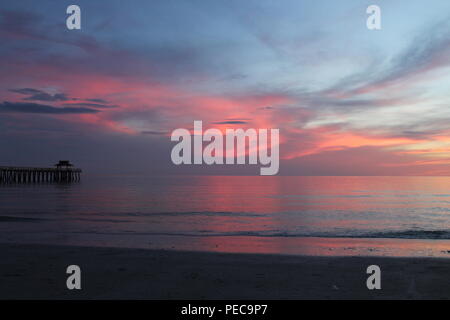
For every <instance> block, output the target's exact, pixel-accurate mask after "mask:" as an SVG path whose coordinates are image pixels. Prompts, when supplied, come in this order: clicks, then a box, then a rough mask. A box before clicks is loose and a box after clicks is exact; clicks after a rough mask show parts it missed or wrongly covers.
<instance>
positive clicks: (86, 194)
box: [0, 175, 450, 257]
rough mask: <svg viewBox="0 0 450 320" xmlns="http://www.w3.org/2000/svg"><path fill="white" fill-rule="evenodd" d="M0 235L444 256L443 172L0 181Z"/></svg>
mask: <svg viewBox="0 0 450 320" xmlns="http://www.w3.org/2000/svg"><path fill="white" fill-rule="evenodd" d="M0 241H1V242H9V243H11V242H14V243H51V244H60V245H88V246H113V247H114V246H115V247H136V248H162V249H178V250H207V251H222V252H254V253H282V254H313V255H391V256H444V257H450V178H447V177H280V176H275V177H261V176H254V177H218V176H213V177H211V176H195V177H191V176H181V177H180V176H177V177H175V176H173V177H135V176H102V177H101V176H89V175H84V176H83V178H82V181H81V182H79V183H73V184H28V185H0Z"/></svg>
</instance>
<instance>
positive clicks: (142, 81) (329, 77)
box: [0, 0, 450, 175]
mask: <svg viewBox="0 0 450 320" xmlns="http://www.w3.org/2000/svg"><path fill="white" fill-rule="evenodd" d="M71 4H77V5H79V6H80V8H81V30H68V29H67V28H66V18H67V16H68V15H67V14H66V8H67V7H68V6H69V5H71ZM372 4H376V5H378V6H379V7H380V8H381V26H382V29H381V30H368V29H367V27H366V19H367V17H368V15H367V14H366V8H367V7H368V6H369V5H372ZM0 40H1V46H0V74H1V77H0V165H33V166H35V165H36V166H48V165H52V164H54V163H55V162H56V161H57V160H60V159H69V160H71V161H72V162H74V163H75V164H76V165H77V166H79V167H82V168H83V169H85V171H88V172H100V173H130V174H143V175H145V174H238V175H242V174H250V175H251V174H258V172H259V167H260V166H259V165H256V166H208V167H206V166H199V165H197V166H194V165H192V166H175V165H173V164H172V162H171V160H170V151H171V149H172V147H173V145H174V143H173V142H171V141H170V133H171V132H172V131H173V130H175V129H177V128H187V129H191V128H192V127H193V121H194V120H202V121H203V126H204V128H205V129H206V128H219V129H221V130H225V129H226V128H234V129H236V128H244V129H246V128H279V129H280V158H281V159H280V174H281V175H450V166H449V163H450V90H449V88H450V2H449V1H448V0H431V1H421V0H409V1H404V0H402V1H399V0H389V1H382V0H370V1H365V0H363V1H361V0H346V1H325V0H315V1H312V0H301V1H300V0H293V1H290V0H283V1H278V0H277V1H274V0H273V1H266V0H246V1H242V0H240V1H235V0H226V1H225V0H211V1H207V0H189V1H181V0H178V1H174V0H164V1H162V0H154V1H143V0H142V1H141V0H132V1H127V2H125V1H111V0H109V1H100V0H96V1H92V0H89V1H75V2H74V1H50V0H40V1H32V0H21V1H6V0H5V1H2V2H1V4H0Z"/></svg>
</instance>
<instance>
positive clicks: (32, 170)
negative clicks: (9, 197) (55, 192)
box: [0, 160, 82, 183]
mask: <svg viewBox="0 0 450 320" xmlns="http://www.w3.org/2000/svg"><path fill="white" fill-rule="evenodd" d="M81 172H82V171H81V169H79V168H75V167H74V166H73V165H72V164H71V163H70V162H69V161H67V160H61V161H59V162H58V163H57V164H55V166H54V168H38V167H1V166H0V183H39V182H76V181H80V179H81Z"/></svg>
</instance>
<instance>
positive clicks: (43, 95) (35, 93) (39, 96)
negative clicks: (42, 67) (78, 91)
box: [10, 88, 70, 101]
mask: <svg viewBox="0 0 450 320" xmlns="http://www.w3.org/2000/svg"><path fill="white" fill-rule="evenodd" d="M10 91H11V92H15V93H19V94H22V95H27V96H28V97H26V98H24V99H23V100H27V101H67V100H70V99H69V98H68V97H67V95H66V94H65V93H56V94H53V95H52V94H49V93H47V92H45V91H41V90H37V89H32V88H20V89H11V90H10Z"/></svg>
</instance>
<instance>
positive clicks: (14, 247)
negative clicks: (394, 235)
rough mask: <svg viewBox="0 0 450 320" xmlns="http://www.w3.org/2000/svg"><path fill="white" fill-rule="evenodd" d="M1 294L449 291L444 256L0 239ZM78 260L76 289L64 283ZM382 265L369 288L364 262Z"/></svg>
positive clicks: (414, 294) (422, 295)
mask: <svg viewBox="0 0 450 320" xmlns="http://www.w3.org/2000/svg"><path fill="white" fill-rule="evenodd" d="M0 250H1V252H2V259H1V261H0V283H1V287H2V290H0V299H266V300H273V299H275V300H276V299H449V298H450V283H449V282H448V279H450V268H449V267H450V259H448V258H435V257H432V258H420V257H377V256H370V257H339V256H293V255H292V256H291V255H274V254H248V253H215V252H200V251H199V252H197V251H196V252H192V251H172V250H154V249H126V248H107V247H76V246H58V245H31V244H30V245H27V244H0ZM72 264H76V265H79V266H80V268H81V272H82V280H81V283H82V289H81V290H68V289H67V288H66V279H67V277H68V276H69V275H67V274H66V268H67V266H69V265H72ZM372 264H375V265H379V266H380V268H381V290H368V289H367V287H366V280H367V277H368V276H369V275H368V274H366V268H367V267H368V266H369V265H372Z"/></svg>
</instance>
